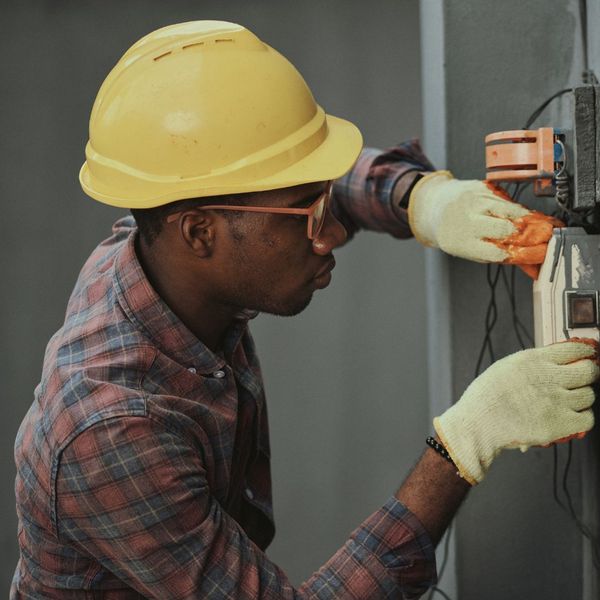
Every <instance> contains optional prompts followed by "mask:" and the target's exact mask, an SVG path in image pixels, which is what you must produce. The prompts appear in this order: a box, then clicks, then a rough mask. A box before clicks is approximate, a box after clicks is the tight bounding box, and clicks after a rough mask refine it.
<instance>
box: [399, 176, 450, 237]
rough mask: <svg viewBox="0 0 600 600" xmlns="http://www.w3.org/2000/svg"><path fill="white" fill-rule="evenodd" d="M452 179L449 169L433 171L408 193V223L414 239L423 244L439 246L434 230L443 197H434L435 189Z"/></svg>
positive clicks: (435, 229)
mask: <svg viewBox="0 0 600 600" xmlns="http://www.w3.org/2000/svg"><path fill="white" fill-rule="evenodd" d="M453 179H454V177H453V176H452V173H450V171H434V172H433V173H430V174H429V175H425V176H424V177H422V178H421V179H420V180H419V181H418V182H417V183H416V185H415V186H414V188H413V189H412V191H411V193H410V198H409V201H408V224H409V227H410V230H411V232H412V234H413V235H414V236H415V239H416V240H418V241H419V242H420V243H421V244H423V245H424V246H430V247H433V248H439V244H438V243H437V240H436V238H437V235H436V231H437V223H438V220H439V215H440V214H441V212H442V206H440V203H443V199H441V198H436V197H435V196H436V195H437V194H435V190H436V189H437V188H438V187H439V186H440V185H441V184H442V185H443V184H444V183H447V182H448V181H452V180H453Z"/></svg>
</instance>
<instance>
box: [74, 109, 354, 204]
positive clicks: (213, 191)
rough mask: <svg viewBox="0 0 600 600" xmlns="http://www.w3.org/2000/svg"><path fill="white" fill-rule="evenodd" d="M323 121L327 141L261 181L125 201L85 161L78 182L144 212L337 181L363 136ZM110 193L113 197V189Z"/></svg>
mask: <svg viewBox="0 0 600 600" xmlns="http://www.w3.org/2000/svg"><path fill="white" fill-rule="evenodd" d="M326 119H327V127H328V132H327V137H326V138H325V139H324V140H323V142H322V143H321V144H320V145H319V146H318V147H317V148H315V149H314V150H313V151H312V152H310V153H309V154H307V155H306V156H304V157H302V158H301V159H300V160H298V161H297V162H295V163H294V164H292V165H291V166H289V167H287V168H285V169H283V170H281V171H278V172H277V173H274V174H272V175H270V176H268V177H264V178H262V179H257V180H254V181H246V182H240V183H235V184H228V185H223V184H222V183H220V184H218V185H212V186H211V185H210V184H209V183H208V182H206V183H207V185H203V184H198V183H197V182H196V183H195V185H194V184H192V185H189V186H188V185H186V182H185V181H181V182H180V183H179V184H178V185H176V186H173V187H172V188H171V189H170V190H169V191H168V192H166V193H162V194H160V195H156V196H153V197H139V198H137V197H127V195H128V194H127V192H126V191H125V190H123V195H122V196H115V195H112V194H109V193H107V192H108V189H102V188H103V186H102V184H101V183H100V182H99V181H97V179H96V178H95V177H94V176H93V174H92V173H91V171H90V169H89V167H88V164H87V161H86V162H85V163H84V164H83V166H82V167H81V170H80V172H79V181H80V183H81V186H82V188H83V190H84V191H85V193H86V194H87V195H88V196H91V197H92V198H94V199H95V200H98V201H100V202H103V203H105V204H109V205H111V206H117V207H120V208H134V209H135V208H138V209H143V208H154V207H156V206H161V205H164V204H168V203H170V202H176V201H178V200H184V199H189V198H203V197H208V196H222V195H227V194H240V193H245V192H260V191H267V190H273V189H281V188H287V187H293V186H296V185H301V184H305V183H313V182H316V181H329V180H333V179H338V178H339V177H341V176H342V175H344V174H345V173H347V172H348V171H349V170H350V169H351V168H352V166H353V165H354V163H355V162H356V159H357V158H358V156H359V154H360V151H361V149H362V135H361V133H360V131H359V129H358V128H357V127H356V126H355V125H354V124H353V123H351V122H350V121H346V120H344V119H340V118H338V117H334V116H332V115H326ZM112 191H113V193H114V189H113V190H112Z"/></svg>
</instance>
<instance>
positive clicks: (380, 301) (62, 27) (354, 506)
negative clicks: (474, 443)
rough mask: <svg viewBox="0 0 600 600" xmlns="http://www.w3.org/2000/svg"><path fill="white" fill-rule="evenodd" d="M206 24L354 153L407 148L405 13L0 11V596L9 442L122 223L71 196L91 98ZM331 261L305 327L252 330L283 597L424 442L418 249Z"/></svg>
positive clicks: (9, 516)
mask: <svg viewBox="0 0 600 600" xmlns="http://www.w3.org/2000/svg"><path fill="white" fill-rule="evenodd" d="M206 18H210V19H224V20H231V21H236V22H239V23H241V24H243V25H245V26H247V27H248V28H250V29H251V30H253V31H254V32H255V33H256V34H258V35H259V37H262V38H263V39H264V40H265V41H267V42H268V43H269V44H270V45H272V46H273V47H275V48H277V49H278V50H279V51H280V52H282V53H283V54H284V55H285V56H287V57H288V58H289V59H290V60H291V61H292V62H293V63H294V64H295V65H296V66H297V67H298V68H299V70H300V71H301V72H302V73H303V75H304V77H305V78H306V80H307V82H308V84H309V85H310V87H311V88H312V90H313V92H314V94H315V97H316V98H317V101H318V102H319V103H320V104H321V105H322V106H324V107H325V109H326V110H327V111H328V112H331V113H332V114H335V115H339V116H341V117H345V118H348V119H350V120H352V121H354V122H355V123H356V124H357V125H358V126H359V127H360V128H361V130H362V131H363V133H364V136H365V141H366V143H368V144H371V145H378V146H385V145H391V144H393V143H394V142H396V141H399V140H402V139H406V138H408V137H411V136H415V135H419V133H420V130H421V113H420V79H419V71H420V64H419V21H418V2H417V1H416V0H376V1H374V2H370V3H365V2H362V1H358V0H328V1H321V2H317V1H312V0H311V1H303V2H291V1H281V0H280V1H276V0H270V1H266V0H262V1H260V0H255V1H253V2H249V1H247V0H229V1H228V2H217V1H200V0H195V1H192V0H185V1H184V0H171V1H169V2H164V1H158V0H152V1H150V0H145V1H142V0H121V1H118V2H117V1H107V0H104V1H102V2H100V1H97V2H91V1H89V0H78V1H64V0H63V1H61V0H51V1H50V0H49V1H42V0H35V1H33V0H21V1H19V2H16V1H12V2H11V1H7V0H4V1H3V2H2V3H1V7H0V23H1V25H0V27H1V32H2V35H1V36H0V51H1V54H0V64H1V69H2V73H1V80H0V81H1V83H0V109H1V110H0V123H1V127H0V131H1V136H0V144H1V157H2V160H1V161H0V194H1V198H2V200H3V215H2V219H1V222H0V227H1V237H0V240H1V249H2V252H0V268H1V273H2V296H1V298H2V305H1V308H2V310H1V313H0V340H1V344H2V346H1V351H0V358H1V360H0V365H1V375H0V385H1V386H2V387H1V396H0V397H1V398H2V401H3V406H4V411H3V420H2V425H1V427H2V430H1V431H2V435H0V456H1V459H0V476H1V478H2V483H3V485H2V486H1V490H0V519H1V530H0V589H8V586H9V582H10V578H11V576H12V572H13V569H14V565H15V563H16V560H17V546H16V540H15V532H16V518H15V515H14V494H13V479H14V466H13V459H12V446H13V442H14V436H15V433H16V430H17V428H18V425H19V423H20V421H21V419H22V417H23V415H24V414H25V412H26V410H27V408H28V406H29V404H30V403H31V400H32V391H33V388H34V387H35V385H36V384H37V382H38V381H39V373H40V368H41V363H42V358H43V352H44V348H45V345H46V342H47V340H48V338H49V337H50V335H51V334H52V333H53V332H54V331H55V330H56V329H57V328H58V327H59V326H60V325H61V323H62V319H63V315H64V309H65V305H66V300H67V298H68V295H69V293H70V290H71V287H72V285H73V283H74V281H75V278H76V276H77V273H78V270H79V268H80V266H81V264H82V263H83V261H84V260H85V258H86V256H87V255H88V253H89V252H90V251H91V249H92V248H93V247H94V246H95V245H96V244H97V243H98V242H99V241H100V240H101V239H103V238H104V237H106V236H107V235H108V233H109V231H110V224H111V223H112V221H113V220H114V219H116V218H117V217H118V216H119V215H120V214H122V212H121V211H119V210H117V209H113V208H110V207H107V206H105V205H101V204H99V203H97V202H94V201H92V200H91V199H89V198H87V197H86V196H85V195H84V194H83V192H82V191H81V189H80V188H79V184H78V181H77V173H78V170H79V168H80V166H81V163H82V161H83V159H84V146H85V143H86V141H87V121H88V118H89V112H90V110H91V106H92V103H93V100H94V97H95V95H96V92H97V90H98V87H99V86H100V83H101V82H102V80H103V78H104V77H105V76H106V74H107V73H108V71H109V70H110V68H111V67H112V66H113V65H114V63H115V62H116V61H117V60H118V58H119V57H120V56H121V54H122V53H123V52H124V51H125V50H126V49H127V48H128V47H129V46H130V45H131V44H132V43H133V42H134V41H135V40H137V39H138V38H139V37H141V36H142V35H144V34H146V33H148V32H149V31H151V30H153V29H156V28H158V27H161V26H164V25H167V24H171V23H176V22H180V21H186V20H194V19H206ZM337 256H338V267H337V268H336V270H335V272H334V278H333V283H332V284H331V286H330V288H329V289H327V290H325V291H323V292H321V293H320V294H318V295H317V296H316V298H315V300H314V302H313V304H312V305H311V306H310V308H309V309H308V310H307V311H306V312H305V313H303V314H302V315H301V316H299V317H297V318H295V319H275V318H273V317H268V316H262V317H260V318H259V319H258V320H257V321H256V322H255V323H254V332H255V337H256V341H257V344H258V347H259V351H260V354H261V358H262V364H263V368H264V375H265V381H266V387H267V395H268V400H269V409H270V416H271V429H272V446H273V467H274V480H275V489H274V494H275V514H276V519H277V523H278V535H277V538H276V541H275V543H274V544H273V546H272V549H271V550H270V552H269V554H270V555H271V557H272V558H273V559H274V560H275V561H276V562H278V564H280V565H281V566H282V567H283V568H284V569H285V570H286V571H287V572H288V573H289V574H290V575H291V576H292V578H293V580H294V581H296V582H299V581H301V580H303V579H304V578H305V577H306V576H308V575H309V574H310V573H311V572H312V570H314V569H316V568H318V567H319V566H320V565H321V564H322V562H323V561H324V560H326V559H327V558H328V557H329V556H330V555H331V553H333V552H334V551H335V550H336V549H337V548H338V546H339V545H340V544H341V543H342V542H343V541H344V540H345V538H346V536H347V534H348V533H349V532H350V530H351V529H353V528H354V527H355V526H356V525H357V524H358V523H359V522H360V521H361V520H362V519H363V518H364V517H365V516H366V515H367V514H368V513H369V512H371V511H372V510H374V509H376V508H377V507H378V506H379V505H380V504H381V503H383V502H384V501H385V500H386V498H387V497H388V495H390V494H391V493H392V492H393V491H394V490H395V488H396V487H397V485H398V484H399V483H400V481H401V480H402V478H403V476H404V475H405V474H406V472H407V470H408V469H409V468H410V466H411V464H412V463H413V462H414V461H415V460H416V457H417V455H418V453H420V451H421V448H422V446H423V439H424V437H425V435H427V434H428V432H429V422H428V417H427V414H428V411H427V393H426V387H427V383H426V382H427V379H426V377H427V374H426V367H425V365H426V355H425V342H424V339H425V299H424V274H423V270H424V260H423V251H422V249H421V248H420V247H419V246H418V245H417V244H416V243H415V242H413V241H404V242H399V241H395V240H392V239H390V238H387V237H385V236H382V235H377V234H369V233H363V234H360V235H359V236H358V237H357V239H355V240H353V241H352V243H351V244H349V245H348V246H347V247H346V248H343V249H342V250H340V251H339V252H338V255H337Z"/></svg>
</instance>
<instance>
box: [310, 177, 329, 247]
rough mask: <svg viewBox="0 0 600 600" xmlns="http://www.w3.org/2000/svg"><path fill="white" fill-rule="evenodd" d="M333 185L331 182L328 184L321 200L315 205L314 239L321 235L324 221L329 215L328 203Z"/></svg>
mask: <svg viewBox="0 0 600 600" xmlns="http://www.w3.org/2000/svg"><path fill="white" fill-rule="evenodd" d="M331 187H332V186H331V183H329V184H327V187H326V188H325V191H324V192H323V193H322V194H321V197H320V198H319V202H318V204H317V206H316V207H315V212H314V213H313V222H312V239H315V238H316V237H317V236H318V235H319V233H320V232H321V228H322V227H323V223H324V222H325V217H326V216H327V205H328V204H329V198H330V197H331Z"/></svg>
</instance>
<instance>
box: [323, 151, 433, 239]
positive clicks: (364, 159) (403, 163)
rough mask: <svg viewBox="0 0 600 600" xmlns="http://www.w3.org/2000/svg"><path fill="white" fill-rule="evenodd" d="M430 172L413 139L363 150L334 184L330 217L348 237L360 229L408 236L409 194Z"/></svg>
mask: <svg viewBox="0 0 600 600" xmlns="http://www.w3.org/2000/svg"><path fill="white" fill-rule="evenodd" d="M433 170H434V167H433V165H432V164H431V163H430V162H429V160H428V159H427V157H426V156H425V155H424V154H423V150H422V149H421V145H420V144H419V141H418V140H416V139H413V140H409V141H407V142H403V143H401V144H398V145H397V146H394V147H392V148H389V149H387V150H385V151H383V150H378V149H376V148H363V150H362V152H361V153H360V156H359V157H358V160H357V161H356V163H355V164H354V166H353V167H352V169H351V170H350V171H349V172H348V173H347V174H346V175H344V176H343V177H341V178H340V179H338V180H336V181H335V183H334V188H333V198H332V205H331V206H332V211H333V214H334V215H335V216H336V218H337V219H338V220H339V221H340V222H341V223H342V225H344V227H345V228H346V231H347V232H348V237H349V238H350V237H352V236H353V235H354V234H355V233H356V232H357V231H358V230H360V229H368V230H370V231H383V232H386V233H389V234H391V235H392V236H394V237H397V238H408V237H411V236H412V233H411V231H410V227H409V225H408V211H407V204H408V195H409V193H410V190H411V189H412V186H413V185H414V184H415V182H416V180H417V179H418V178H419V176H420V175H421V174H422V173H426V172H430V171H433Z"/></svg>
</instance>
